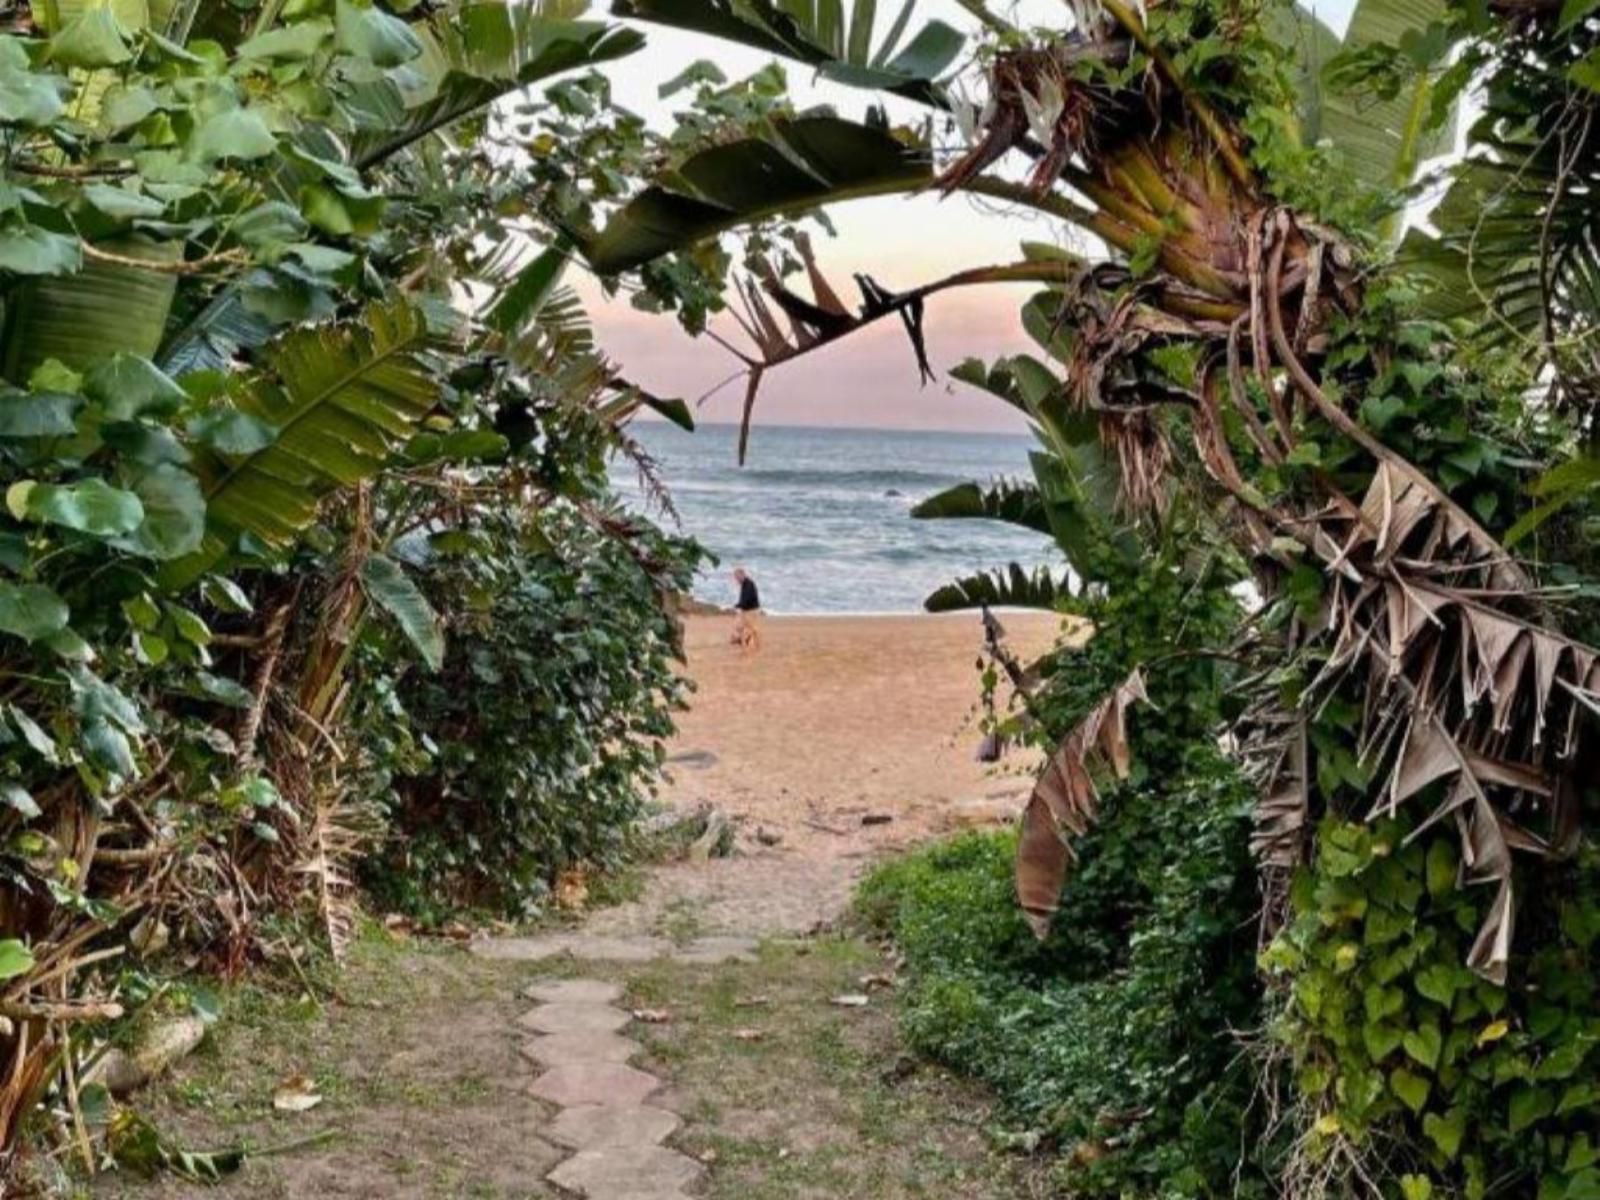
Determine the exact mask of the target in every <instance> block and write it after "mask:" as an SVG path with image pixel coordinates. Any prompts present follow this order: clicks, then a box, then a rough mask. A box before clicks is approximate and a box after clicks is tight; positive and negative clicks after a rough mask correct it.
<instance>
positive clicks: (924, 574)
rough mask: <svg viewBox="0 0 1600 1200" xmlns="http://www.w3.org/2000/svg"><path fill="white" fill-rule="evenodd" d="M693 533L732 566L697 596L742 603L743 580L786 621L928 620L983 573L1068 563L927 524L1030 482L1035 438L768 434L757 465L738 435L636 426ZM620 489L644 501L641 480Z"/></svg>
mask: <svg viewBox="0 0 1600 1200" xmlns="http://www.w3.org/2000/svg"><path fill="white" fill-rule="evenodd" d="M630 432H631V433H633V434H634V435H635V436H636V437H637V438H638V439H639V440H640V441H641V442H643V443H644V445H645V447H646V448H647V450H648V451H649V452H650V454H651V455H652V456H653V457H655V458H656V459H657V461H658V462H659V464H660V467H661V475H662V477H663V478H664V479H665V481H666V484H667V487H668V489H669V491H670V492H671V494H672V499H673V502H674V504H675V505H676V507H677V509H678V511H679V513H680V514H681V516H682V518H683V529H684V532H686V533H688V534H691V535H692V536H694V537H696V538H698V539H699V540H700V542H701V543H702V544H703V545H705V546H706V547H707V548H708V549H709V550H711V551H712V552H713V553H714V554H716V555H717V557H718V558H719V559H720V560H721V563H720V565H719V566H717V567H715V568H710V569H708V570H707V571H706V572H704V573H703V574H702V577H701V578H700V579H699V581H698V582H697V586H696V588H695V594H696V595H697V596H698V597H700V598H701V599H703V600H710V601H713V602H715V603H719V604H729V603H732V599H733V584H732V582H731V581H730V579H729V577H728V576H729V572H731V571H732V569H733V568H734V567H735V566H743V567H744V568H745V569H746V570H748V571H749V572H750V573H751V574H752V575H753V576H754V577H755V579H756V581H757V582H758V583H759V585H760V587H761V598H762V602H763V604H764V605H765V606H766V607H767V609H768V610H769V611H771V612H776V613H825V612H915V611H918V610H920V609H921V607H922V601H923V599H924V597H926V596H927V595H928V593H929V592H931V591H933V590H934V589H935V588H937V587H939V586H941V585H942V584H945V583H947V582H949V581H950V580H951V579H953V578H957V577H959V576H962V575H967V574H970V573H972V572H974V571H976V570H979V569H986V568H989V567H996V566H1002V565H1004V564H1005V563H1007V562H1012V561H1016V562H1020V563H1022V564H1024V565H1025V566H1029V567H1032V566H1035V565H1037V564H1039V563H1044V562H1051V563H1055V562H1058V561H1059V558H1058V556H1057V555H1055V553H1054V552H1053V549H1052V547H1051V544H1050V542H1049V540H1048V539H1047V538H1044V537H1041V536H1039V535H1037V534H1034V533H1031V532H1030V531H1028V530H1023V529H1016V528H1013V527H1011V526H1006V525H1000V524H997V523H994V522H989V521H918V520H913V519H912V517H911V515H910V510H911V506H912V505H913V504H915V503H916V502H917V501H918V500H921V499H923V498H924V497H926V496H929V495H932V494H933V493H934V492H937V491H941V490H942V489H944V488H946V487H949V486H950V485H952V484H955V483H960V482H962V481H964V480H968V479H978V480H984V481H987V480H990V479H992V478H994V477H995V476H997V475H1027V474H1028V473H1029V472H1028V461H1027V456H1028V451H1029V450H1030V449H1032V448H1033V446H1034V442H1033V439H1032V438H1031V437H1029V436H1027V435H1020V436H1019V435H1014V434H981V433H978V434H974V433H935V432H927V431H921V430H917V431H907V430H897V429H803V428H794V427H786V426H759V425H758V426H757V427H756V429H755V430H754V431H753V433H752V436H751V443H750V455H749V461H748V463H747V464H746V465H745V466H744V467H742V468H741V467H740V466H739V465H738V462H737V456H736V446H737V440H738V429H737V428H736V427H735V426H732V425H703V426H701V427H700V428H699V429H698V430H697V431H696V432H695V433H693V434H689V433H684V432H683V431H682V430H679V429H677V428H675V427H673V426H670V425H665V424H660V423H655V422H648V423H647V422H643V421H641V422H637V423H635V424H634V425H633V426H632V427H631V429H630ZM613 473H614V477H615V479H616V482H617V484H618V486H619V487H620V488H621V489H622V490H623V493H624V495H625V496H627V497H628V498H629V500H630V501H631V502H633V503H639V502H640V501H641V490H640V488H639V484H638V480H637V477H636V475H635V473H634V472H633V470H632V468H631V466H630V465H629V464H628V463H627V462H626V461H624V460H618V462H617V464H616V466H615V467H614V471H613Z"/></svg>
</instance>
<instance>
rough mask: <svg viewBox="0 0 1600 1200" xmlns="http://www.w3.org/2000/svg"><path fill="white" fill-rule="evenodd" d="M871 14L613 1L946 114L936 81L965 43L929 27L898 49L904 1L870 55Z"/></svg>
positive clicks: (618, 10)
mask: <svg viewBox="0 0 1600 1200" xmlns="http://www.w3.org/2000/svg"><path fill="white" fill-rule="evenodd" d="M877 7H878V6H877V0H854V3H853V4H852V7H851V14H850V17H849V18H848V20H847V19H846V17H845V13H844V4H843V0H616V3H615V4H613V5H612V9H611V11H612V12H613V13H614V14H616V15H617V16H619V17H630V18H633V19H634V20H639V21H651V22H654V23H655V24H658V25H670V26H672V27H673V28H674V29H686V30H689V31H691V32H694V33H703V34H708V35H710V36H711V37H717V38H722V39H723V40H725V41H731V42H739V43H742V44H743V45H746V46H754V47H755V48H756V49H757V50H762V51H765V52H766V53H768V54H776V55H780V56H781V57H784V58H793V59H798V60H799V61H800V62H803V63H808V64H809V65H811V66H813V67H815V68H817V72H818V74H820V75H822V76H823V77H824V78H825V79H832V80H834V81H835V82H837V83H844V84H849V85H851V86H853V87H861V88H870V89H873V90H877V91H887V92H892V93H894V94H895V95H897V96H903V97H905V98H906V99H908V100H915V101H918V102H920V103H922V104H928V105H932V106H934V107H938V108H943V107H945V100H944V96H943V94H942V92H941V91H940V89H939V87H938V84H937V82H936V81H937V80H938V78H939V77H940V76H941V75H943V74H944V73H945V72H946V71H948V70H949V69H950V67H951V65H952V64H953V63H954V62H955V61H956V59H957V58H958V57H959V56H960V54H961V49H962V47H963V46H964V45H965V43H966V37H965V35H963V34H962V33H961V32H960V31H959V30H956V29H954V28H952V27H951V26H949V25H947V24H945V23H944V22H943V21H929V22H928V23H927V24H926V25H924V26H923V27H922V28H921V29H920V30H918V32H917V33H916V35H915V36H914V37H913V38H912V39H911V41H910V42H908V43H907V44H906V45H905V47H904V48H903V49H901V48H900V39H901V38H902V37H903V36H904V34H905V30H906V27H907V25H908V24H909V22H910V20H911V14H912V11H913V9H914V8H915V7H916V0H904V4H903V6H902V7H901V9H900V11H899V13H898V14H897V15H896V16H895V18H894V20H893V22H892V23H891V24H890V27H889V30H888V31H887V32H886V33H885V35H884V37H883V39H882V40H881V41H880V42H879V43H878V47H877V49H876V50H874V49H873V48H872V35H873V32H874V26H875V24H876V21H877Z"/></svg>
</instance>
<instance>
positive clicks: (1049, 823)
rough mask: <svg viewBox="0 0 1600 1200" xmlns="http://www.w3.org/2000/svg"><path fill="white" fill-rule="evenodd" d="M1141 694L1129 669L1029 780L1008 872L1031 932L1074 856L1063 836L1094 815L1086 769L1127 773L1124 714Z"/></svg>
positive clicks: (1056, 896)
mask: <svg viewBox="0 0 1600 1200" xmlns="http://www.w3.org/2000/svg"><path fill="white" fill-rule="evenodd" d="M1149 700H1150V697H1149V696H1148V695H1146V694H1145V687H1144V674H1143V672H1141V671H1140V670H1139V669H1137V668H1135V669H1134V671H1133V672H1132V673H1131V674H1130V675H1129V676H1128V677H1127V678H1126V679H1124V680H1123V681H1122V683H1120V684H1119V685H1117V687H1116V688H1115V689H1113V690H1112V692H1111V694H1110V695H1108V696H1106V697H1105V699H1103V700H1102V701H1100V703H1099V704H1097V705H1095V707H1094V708H1092V709H1091V710H1090V711H1089V713H1088V715H1086V716H1085V717H1084V718H1083V720H1082V721H1080V722H1078V724H1077V725H1076V726H1075V727H1074V728H1073V729H1072V731H1071V732H1070V733H1068V734H1067V736H1066V737H1065V738H1063V739H1062V740H1061V743H1060V745H1059V746H1058V747H1057V748H1056V751H1055V753H1054V754H1053V755H1051V757H1050V761H1049V762H1048V763H1047V764H1046V765H1045V768H1044V770H1043V772H1042V773H1041V774H1040V776H1039V779H1038V782H1037V783H1035V784H1034V787H1033V794H1032V795H1030V796H1029V797H1028V806H1027V808H1026V809H1024V811H1023V814H1022V833H1021V837H1020V839H1019V841H1018V842H1017V860H1016V867H1015V876H1016V885H1017V901H1018V903H1019V904H1021V906H1022V911H1023V915H1024V916H1025V917H1026V918H1027V920H1028V924H1029V926H1030V927H1031V928H1032V929H1033V932H1034V935H1035V936H1036V937H1039V938H1041V939H1042V938H1043V937H1045V936H1046V935H1047V934H1048V933H1049V932H1050V918H1051V917H1052V916H1054V915H1055V912H1056V909H1057V907H1058V906H1059V904H1060V899H1061V887H1062V884H1063V883H1065V882H1066V878H1067V869H1068V868H1069V867H1070V866H1071V864H1072V862H1073V859H1074V853H1073V849H1072V844H1071V842H1070V840H1069V838H1074V837H1082V836H1083V835H1084V834H1085V833H1087V832H1088V831H1089V828H1090V826H1092V825H1093V824H1094V823H1095V822H1096V821H1097V820H1098V819H1099V809H1100V793H1099V792H1098V790H1097V789H1096V788H1095V784H1094V778H1093V776H1092V774H1091V772H1092V771H1093V770H1094V769H1095V768H1096V767H1097V766H1098V767H1100V768H1102V769H1105V770H1108V771H1110V772H1111V773H1112V774H1113V775H1114V776H1115V777H1116V778H1118V779H1125V778H1127V775H1128V768H1129V766H1130V764H1131V761H1132V751H1131V749H1130V747H1129V744H1128V728H1127V712H1128V709H1129V708H1131V707H1132V706H1133V705H1134V704H1135V703H1137V702H1139V701H1144V702H1145V703H1149Z"/></svg>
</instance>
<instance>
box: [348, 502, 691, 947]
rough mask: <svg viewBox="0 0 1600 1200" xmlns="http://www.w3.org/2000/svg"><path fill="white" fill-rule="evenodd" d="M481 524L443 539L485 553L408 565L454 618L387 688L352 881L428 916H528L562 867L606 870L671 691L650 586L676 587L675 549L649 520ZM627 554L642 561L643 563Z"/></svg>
mask: <svg viewBox="0 0 1600 1200" xmlns="http://www.w3.org/2000/svg"><path fill="white" fill-rule="evenodd" d="M484 518H485V519H484V521H483V522H482V524H481V525H478V526H476V527H474V528H472V529H470V530H466V529H458V530H457V531H456V532H460V533H464V534H466V535H467V536H470V537H474V538H478V539H483V540H485V541H488V542H490V543H491V544H493V545H495V546H496V547H497V549H499V553H496V554H494V555H492V556H487V555H482V554H480V553H475V552H466V553H456V554H452V555H450V556H448V557H442V558H440V559H438V560H437V561H434V562H432V563H430V564H428V565H426V566H425V567H424V569H423V580H422V587H423V590H424V591H425V592H426V593H427V594H428V596H429V597H430V599H431V600H432V602H433V604H434V606H435V607H436V608H437V609H439V610H440V611H443V612H450V613H453V614H455V615H454V617H453V618H452V619H451V620H450V622H449V629H450V642H451V656H450V658H449V660H448V661H447V662H446V664H445V666H444V669H443V670H441V671H439V672H437V673H427V674H420V673H412V674H409V675H407V676H406V677H405V678H404V679H402V680H401V681H400V682H399V683H398V684H397V685H396V686H395V687H394V689H393V692H392V700H393V709H392V711H393V713H394V715H395V717H397V718H398V720H397V721H396V725H397V728H395V729H393V730H392V731H385V733H386V738H385V749H386V750H387V751H388V755H387V759H386V764H387V769H386V770H384V771H383V773H382V778H383V780H384V782H386V783H387V784H388V787H387V789H386V790H385V791H384V792H383V793H381V794H380V795H379V796H378V797H377V802H378V805H379V808H380V809H381V810H382V814H383V825H384V828H385V830H386V835H385V842H384V844H383V846H382V848H381V850H380V851H379V852H378V853H377V854H376V855H375V856H374V857H373V858H372V860H371V861H369V863H368V864H367V868H366V869H367V875H368V878H369V879H370V881H371V883H372V886H373V889H374V891H375V892H376V894H377V895H378V896H379V898H380V899H381V900H382V901H384V902H385V903H388V904H392V905H393V906H395V907H398V908H400V909H402V910H405V911H409V912H411V913H414V914H416V915H419V916H422V917H425V918H435V919H436V918H438V917H439V916H440V915H442V914H443V913H446V912H450V911H452V910H453V909H454V908H455V907H458V906H461V905H471V906H475V907H492V908H494V909H496V910H497V911H499V912H500V913H502V914H504V915H506V916H511V917H518V916H526V915H529V914H531V913H533V912H536V911H538V910H539V909H540V908H541V907H542V906H543V905H545V904H546V903H547V902H548V898H549V893H550V889H551V885H552V884H553V883H554V882H555V880H556V878H557V876H558V874H559V873H560V872H561V871H563V870H566V869H570V868H574V867H588V868H594V869H599V870H605V869H608V868H614V867H616V866H619V865H620V863H621V861H622V858H623V856H624V853H625V851H626V849H627V834H628V830H629V827H630V826H631V825H632V823H633V821H634V819H635V818H636V817H637V816H639V814H640V813H641V811H642V810H643V807H644V802H645V801H646V800H647V799H648V794H649V789H650V788H651V786H652V785H653V783H654V782H655V781H656V779H657V778H658V775H659V769H660V764H661V753H662V752H661V749H660V746H661V741H662V739H664V738H665V737H666V736H667V735H668V734H670V733H671V731H672V713H673V709H674V708H675V707H677V706H679V705H681V704H682V703H683V702H684V699H685V689H686V684H685V682H684V680H683V678H682V676H681V675H680V674H679V673H678V671H677V664H676V662H675V658H676V645H677V629H676V618H675V617H674V616H673V615H672V614H671V612H670V611H669V610H668V609H667V608H666V607H665V606H664V604H663V597H662V595H661V592H660V591H659V589H660V588H661V587H664V586H665V587H672V588H674V589H675V590H679V591H687V589H688V584H689V581H690V579H691V577H692V575H693V572H694V566H695V563H696V561H697V554H696V553H695V552H694V550H693V548H692V546H691V545H690V544H687V543H682V542H678V541H674V540H672V539H669V538H666V537H663V536H661V535H659V534H657V533H655V532H654V531H652V530H649V529H645V530H642V531H640V536H636V537H634V538H632V539H631V540H630V541H629V542H626V543H625V542H622V541H619V540H618V539H617V538H616V537H615V536H612V535H609V534H607V533H604V532H599V531H596V529H595V528H594V527H593V526H592V525H591V524H589V523H588V522H586V521H584V520H582V519H580V518H578V517H576V516H575V515H573V514H572V513H570V512H566V513H563V512H560V511H551V510H549V509H546V510H545V511H544V512H543V513H542V514H541V518H540V520H539V522H538V523H537V524H536V525H535V524H532V523H530V522H528V521H527V520H526V519H525V518H522V517H521V516H520V515H515V514H513V515H506V514H503V513H495V512H491V513H485V514H484ZM519 525H520V526H522V528H517V526H519ZM484 526H489V527H490V528H484ZM509 547H517V549H508V548H509ZM637 554H643V555H649V556H651V557H653V558H655V559H656V560H657V561H656V562H655V563H654V564H653V565H652V569H651V571H650V572H649V573H648V574H647V573H645V572H644V571H641V570H640V567H639V564H638V562H637V560H636V559H635V557H634V556H635V555H637Z"/></svg>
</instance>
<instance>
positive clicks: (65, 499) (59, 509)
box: [26, 476, 144, 537]
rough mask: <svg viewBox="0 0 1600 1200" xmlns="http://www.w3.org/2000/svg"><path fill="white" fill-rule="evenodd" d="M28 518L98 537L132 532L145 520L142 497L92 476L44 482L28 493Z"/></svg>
mask: <svg viewBox="0 0 1600 1200" xmlns="http://www.w3.org/2000/svg"><path fill="white" fill-rule="evenodd" d="M26 511H27V515H28V516H30V517H32V518H33V519H34V520H36V521H41V522H44V523H45V524H48V525H61V526H64V527H65V528H67V529H75V530H77V531H79V532H80V533H89V534H93V535H95V536H96V537H117V536H119V535H121V534H126V533H132V532H133V531H134V530H135V529H137V528H139V526H140V524H141V523H143V521H144V505H143V503H142V502H141V501H140V500H139V497H138V496H136V495H134V494H133V493H132V492H130V491H126V490H124V489H122V488H116V487H112V486H111V485H110V484H108V483H107V482H106V481H105V480H104V479H101V478H99V477H98V476H91V477H90V478H88V479H84V480H80V481H79V482H77V483H69V484H54V483H40V484H36V485H34V486H33V487H32V488H30V489H29V490H28V494H27V506H26Z"/></svg>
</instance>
